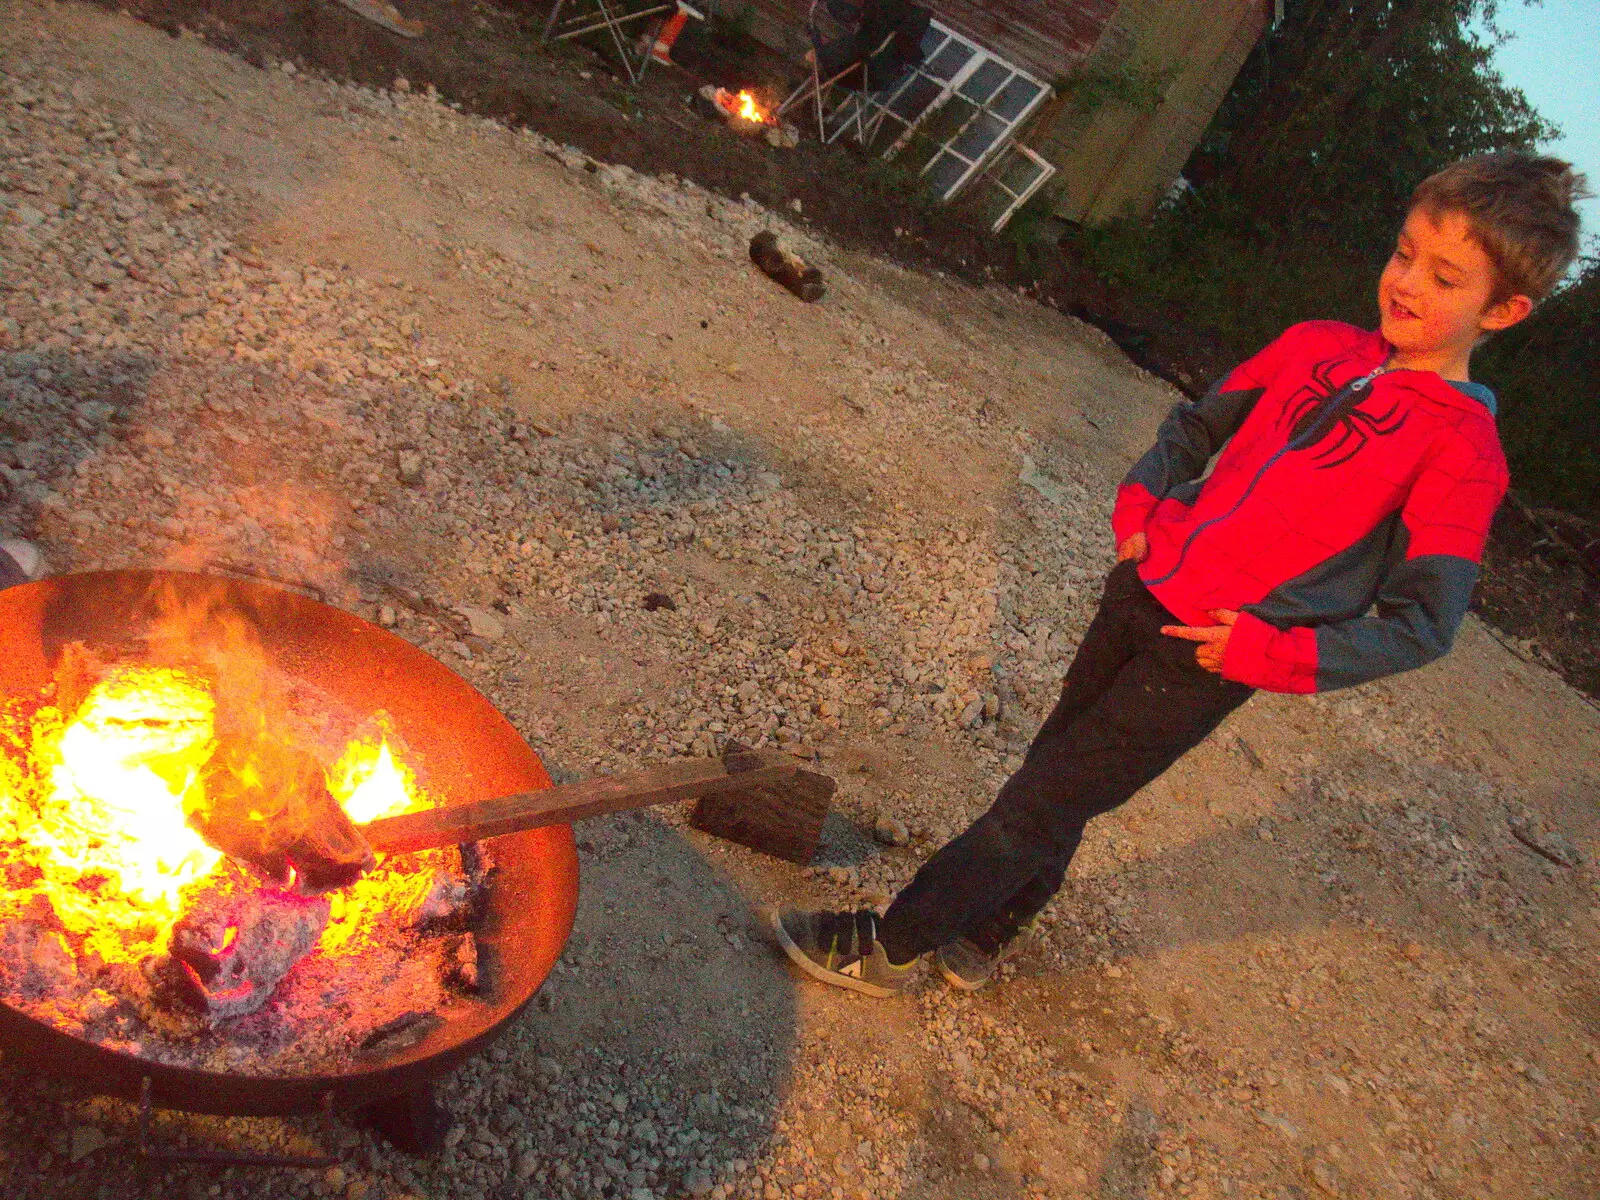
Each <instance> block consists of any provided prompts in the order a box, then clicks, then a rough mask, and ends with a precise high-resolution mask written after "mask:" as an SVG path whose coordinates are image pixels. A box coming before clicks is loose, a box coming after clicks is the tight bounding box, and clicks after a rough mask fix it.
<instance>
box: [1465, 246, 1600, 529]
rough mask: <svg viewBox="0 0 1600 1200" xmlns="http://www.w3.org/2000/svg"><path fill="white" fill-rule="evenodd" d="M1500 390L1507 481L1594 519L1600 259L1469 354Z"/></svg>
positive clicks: (1598, 505) (1599, 423) (1597, 511)
mask: <svg viewBox="0 0 1600 1200" xmlns="http://www.w3.org/2000/svg"><path fill="white" fill-rule="evenodd" d="M1473 369H1474V371H1476V372H1478V373H1479V374H1481V375H1482V377H1483V379H1484V380H1485V381H1486V382H1487V383H1489V384H1490V385H1491V386H1492V387H1494V389H1495V390H1496V391H1497V392H1498V393H1499V395H1500V411H1501V417H1500V432H1501V438H1502V440H1503V441H1504V443H1505V448H1506V457H1507V458H1508V459H1509V460H1510V464H1511V477H1512V485H1513V486H1514V487H1516V488H1518V489H1519V490H1520V491H1522V492H1523V493H1524V494H1526V495H1527V496H1528V497H1529V498H1531V499H1532V500H1533V501H1534V502H1535V503H1537V504H1542V505H1553V506H1556V507H1560V508H1565V509H1568V510H1569V511H1572V512H1577V513H1582V514H1583V515H1585V516H1587V517H1590V518H1591V519H1596V520H1600V258H1590V259H1587V260H1585V261H1584V263H1583V264H1582V270H1581V271H1580V272H1579V274H1578V276H1577V278H1576V279H1574V280H1573V282H1571V283H1570V284H1568V285H1567V286H1566V287H1565V288H1563V289H1562V290H1561V291H1559V292H1557V293H1556V294H1555V295H1554V296H1552V297H1551V298H1550V299H1549V300H1547V301H1546V302H1545V303H1544V304H1543V305H1541V306H1540V307H1539V309H1538V310H1537V311H1536V312H1535V313H1534V314H1533V316H1531V317H1529V318H1528V319H1527V320H1526V321H1524V322H1523V323H1522V324H1520V325H1514V326H1512V327H1511V328H1510V329H1508V330H1506V331H1505V332H1504V333H1502V334H1500V335H1499V336H1497V337H1496V338H1494V339H1493V340H1492V341H1490V342H1489V343H1488V344H1487V345H1485V346H1484V348H1483V349H1482V350H1481V351H1479V352H1478V354H1477V355H1475V356H1474V362H1473Z"/></svg>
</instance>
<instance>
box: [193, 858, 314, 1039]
mask: <svg viewBox="0 0 1600 1200" xmlns="http://www.w3.org/2000/svg"><path fill="white" fill-rule="evenodd" d="M328 909H329V901H328V898H327V897H326V896H301V895H296V894H294V893H292V892H279V891H266V890H264V889H261V890H251V891H248V892H245V893H242V894H240V895H237V896H234V897H232V898H230V899H228V900H225V901H223V902H221V903H220V904H217V905H215V906H210V905H204V904H201V905H197V907H196V908H194V909H191V910H190V911H189V912H187V913H185V914H184V915H183V916H182V917H180V918H179V919H178V921H177V922H176V923H175V924H174V925H173V927H172V957H173V959H174V960H175V961H176V963H177V964H178V966H179V970H180V971H181V978H179V979H178V980H177V982H178V984H179V987H178V992H179V994H180V995H181V996H182V997H183V998H184V999H185V1000H186V1001H188V1002H189V1003H190V1004H192V1005H193V1006H194V1007H195V1008H197V1009H198V1010H199V1011H200V1012H202V1013H204V1014H205V1015H206V1016H208V1017H210V1018H211V1019H212V1020H214V1021H221V1020H227V1019H228V1018H230V1017H242V1016H245V1015H247V1014H249V1013H253V1012H255V1011H256V1009H258V1008H260V1007H261V1006H262V1005H263V1004H265V1003H266V1002H267V1001H268V999H270V998H271V996H272V993H273V991H274V990H275V989H276V988H277V986H278V984H279V983H281V982H282V981H283V978H284V976H286V975H287V974H288V973H289V972H290V971H291V970H293V969H294V965H295V964H296V963H297V962H299V961H300V960H301V959H302V958H304V957H305V956H306V955H307V954H309V953H311V951H312V950H314V949H315V948H316V945H317V941H318V939H319V938H321V937H322V931H323V930H324V929H325V928H327V925H328Z"/></svg>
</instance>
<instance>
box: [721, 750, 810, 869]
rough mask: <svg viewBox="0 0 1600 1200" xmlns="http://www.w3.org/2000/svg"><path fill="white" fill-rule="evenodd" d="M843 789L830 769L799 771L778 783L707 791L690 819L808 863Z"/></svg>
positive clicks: (744, 843)
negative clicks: (827, 771) (830, 807)
mask: <svg viewBox="0 0 1600 1200" xmlns="http://www.w3.org/2000/svg"><path fill="white" fill-rule="evenodd" d="M837 790H838V784H836V783H834V781H833V780H832V779H830V778H829V777H828V776H826V775H820V774H818V773H817V772H815V771H796V772H795V773H794V774H793V775H791V776H789V778H787V779H783V780H780V781H778V782H777V783H775V784H760V785H758V786H755V787H750V788H744V789H741V790H739V791H729V792H719V793H716V794H715V795H710V796H703V797H701V800H700V803H698V804H696V805H695V806H694V812H693V813H692V814H691V815H690V817H689V824H690V825H692V826H694V827H695V828H696V829H698V830H700V831H701V832H703V833H709V834H712V835H713V836H715V837H720V838H726V839H727V840H728V841H730V842H738V843H739V844H740V845H741V846H749V847H750V848H751V849H752V850H759V851H761V852H762V853H763V854H770V855H772V856H773V857H774V858H781V859H784V860H785V861H787V862H792V863H799V864H801V865H802V866H804V865H805V864H806V863H809V862H810V861H811V859H812V858H813V857H814V856H815V855H816V853H817V846H818V844H819V843H820V842H821V840H822V822H823V821H824V819H826V817H827V815H828V805H829V802H830V801H832V799H833V793H834V792H835V791H837Z"/></svg>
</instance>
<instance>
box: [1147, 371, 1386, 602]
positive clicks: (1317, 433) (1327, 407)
mask: <svg viewBox="0 0 1600 1200" xmlns="http://www.w3.org/2000/svg"><path fill="white" fill-rule="evenodd" d="M1388 369H1389V367H1388V364H1385V365H1383V366H1381V367H1378V368H1376V369H1375V370H1372V371H1369V372H1368V373H1367V374H1365V375H1363V376H1362V377H1361V378H1360V379H1357V380H1354V381H1353V382H1351V383H1347V384H1345V385H1344V386H1343V387H1342V388H1340V389H1339V390H1338V391H1337V392H1335V393H1334V394H1333V395H1331V396H1329V397H1328V398H1327V399H1326V400H1324V401H1323V402H1322V407H1321V408H1320V409H1319V410H1318V411H1317V414H1316V416H1315V418H1314V419H1313V420H1312V422H1311V424H1310V425H1309V426H1307V427H1306V431H1305V432H1304V433H1302V434H1301V435H1300V436H1299V437H1290V439H1289V440H1288V441H1287V442H1285V443H1284V444H1283V445H1282V446H1280V447H1278V449H1277V450H1275V451H1273V453H1272V457H1271V458H1269V459H1267V461H1266V462H1264V463H1262V464H1261V466H1260V468H1259V469H1258V470H1257V471H1256V473H1255V478H1253V479H1252V480H1250V482H1249V484H1248V485H1246V487H1245V489H1244V491H1243V492H1241V493H1240V495H1239V498H1238V499H1237V500H1235V501H1234V502H1233V507H1232V508H1230V509H1229V510H1228V511H1227V512H1225V513H1219V514H1217V515H1216V516H1214V517H1210V518H1208V519H1207V520H1204V521H1201V522H1200V524H1198V525H1196V526H1195V527H1194V529H1193V530H1191V531H1190V533H1189V536H1188V537H1187V538H1185V539H1184V541H1183V546H1182V548H1181V549H1179V551H1178V561H1177V562H1176V563H1174V564H1173V567H1172V570H1170V571H1168V572H1167V573H1166V574H1165V575H1163V576H1161V577H1160V578H1159V579H1147V580H1145V586H1146V587H1158V586H1160V585H1161V584H1163V583H1165V582H1167V580H1169V579H1171V578H1172V577H1173V576H1174V575H1176V574H1177V573H1178V572H1179V571H1181V570H1182V569H1183V563H1184V560H1185V559H1186V558H1188V557H1189V547H1190V546H1192V545H1194V540H1195V539H1196V538H1197V537H1199V536H1200V535H1201V534H1202V533H1204V532H1205V531H1206V530H1208V529H1210V528H1211V527H1212V526H1213V525H1215V524H1216V523H1217V522H1218V521H1226V520H1227V519H1228V518H1229V517H1231V516H1233V514H1234V513H1236V512H1238V511H1239V509H1240V508H1242V507H1243V506H1244V502H1245V501H1246V500H1248V499H1250V496H1251V494H1252V493H1253V492H1254V491H1255V490H1256V484H1258V483H1260V482H1261V477H1262V476H1263V475H1265V474H1266V473H1267V472H1268V471H1270V470H1271V469H1272V466H1273V464H1274V463H1276V462H1277V461H1278V460H1279V459H1280V458H1282V457H1283V456H1284V455H1285V454H1288V453H1289V452H1290V451H1291V450H1304V449H1306V448H1307V447H1310V446H1315V445H1316V444H1317V443H1318V442H1319V441H1321V440H1322V439H1323V437H1324V436H1326V434H1327V432H1328V429H1329V427H1330V426H1331V424H1332V422H1331V421H1330V420H1329V417H1330V415H1332V414H1337V412H1338V410H1339V406H1340V405H1341V404H1343V403H1344V402H1345V401H1346V400H1349V399H1351V398H1352V397H1359V394H1360V393H1361V392H1363V391H1364V390H1366V389H1367V388H1369V387H1371V386H1372V381H1373V380H1375V379H1376V378H1377V377H1378V376H1379V375H1382V374H1383V373H1384V372H1385V371H1387V370H1388ZM1360 402H1361V401H1360V399H1359V398H1357V399H1356V400H1355V403H1356V404H1359V403H1360ZM1351 407H1354V404H1352V406H1351Z"/></svg>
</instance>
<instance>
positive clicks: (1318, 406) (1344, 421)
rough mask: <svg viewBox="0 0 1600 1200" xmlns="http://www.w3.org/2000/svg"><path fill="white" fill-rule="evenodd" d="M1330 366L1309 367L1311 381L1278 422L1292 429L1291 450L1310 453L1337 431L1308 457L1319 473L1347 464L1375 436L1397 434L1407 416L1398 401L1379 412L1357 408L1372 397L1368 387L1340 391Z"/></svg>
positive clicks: (1340, 388)
mask: <svg viewBox="0 0 1600 1200" xmlns="http://www.w3.org/2000/svg"><path fill="white" fill-rule="evenodd" d="M1333 366H1334V364H1333V363H1332V362H1321V363H1318V364H1317V365H1316V366H1314V367H1312V368H1311V382H1310V383H1308V384H1306V385H1305V386H1304V387H1302V388H1301V389H1300V390H1299V391H1298V392H1296V393H1295V394H1294V395H1292V396H1290V397H1289V399H1288V401H1287V402H1286V403H1285V405H1284V410H1283V417H1282V418H1281V421H1280V423H1282V422H1288V423H1289V425H1290V426H1291V430H1290V434H1289V446H1288V448H1289V449H1290V450H1309V449H1311V448H1312V447H1314V446H1316V445H1317V444H1318V443H1320V442H1321V441H1322V440H1323V439H1324V438H1326V437H1327V436H1328V435H1329V434H1330V433H1333V432H1334V431H1335V430H1337V436H1336V437H1335V438H1334V441H1333V444H1332V445H1330V446H1325V447H1323V448H1322V449H1320V450H1318V451H1317V452H1316V453H1315V454H1313V455H1312V456H1311V461H1312V462H1313V463H1315V464H1316V467H1317V470H1319V471H1326V470H1329V469H1331V468H1333V467H1337V466H1340V465H1342V464H1344V463H1347V462H1349V461H1350V460H1351V459H1352V458H1354V457H1355V456H1356V455H1357V454H1359V453H1361V451H1362V450H1363V449H1365V447H1366V445H1367V443H1368V442H1370V441H1371V440H1372V439H1373V438H1375V437H1388V436H1389V435H1390V434H1393V433H1398V432H1399V430H1400V427H1401V426H1402V425H1404V424H1405V423H1406V417H1407V416H1408V415H1409V414H1407V413H1403V412H1401V411H1400V401H1399V400H1398V399H1396V400H1395V401H1394V403H1393V404H1391V405H1390V406H1389V408H1388V409H1387V410H1386V411H1384V412H1381V413H1371V412H1367V411H1365V410H1364V409H1361V408H1358V407H1356V406H1357V405H1358V404H1360V402H1361V401H1362V400H1364V399H1366V397H1367V396H1369V395H1370V394H1371V390H1372V389H1371V385H1370V384H1369V385H1368V386H1367V387H1365V388H1360V389H1357V388H1348V389H1346V388H1343V387H1341V386H1340V385H1338V384H1335V383H1334V382H1333V380H1332V378H1330V375H1331V372H1332V370H1333ZM1341 392H1343V393H1344V394H1343V395H1341V394H1340V393H1341Z"/></svg>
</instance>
